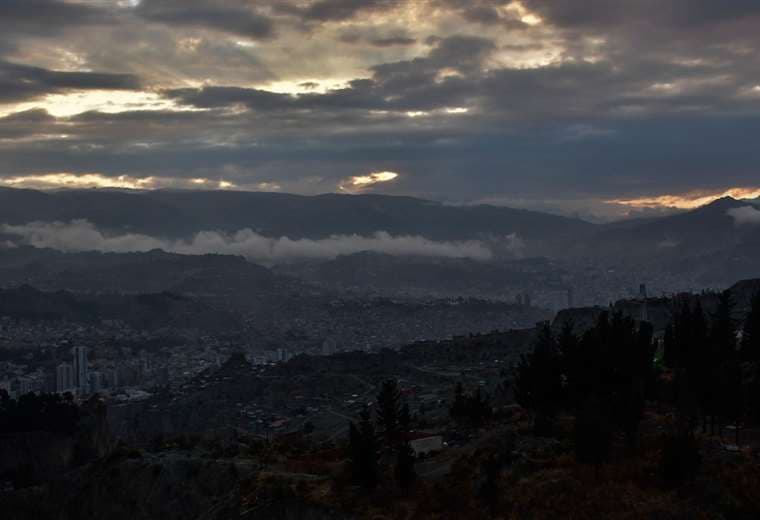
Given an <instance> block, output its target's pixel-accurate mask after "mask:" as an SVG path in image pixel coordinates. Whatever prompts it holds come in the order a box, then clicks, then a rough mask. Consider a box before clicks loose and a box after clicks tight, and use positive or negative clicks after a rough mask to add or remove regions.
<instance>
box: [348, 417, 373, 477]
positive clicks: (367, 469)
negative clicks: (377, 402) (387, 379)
mask: <svg viewBox="0 0 760 520" xmlns="http://www.w3.org/2000/svg"><path fill="white" fill-rule="evenodd" d="M360 419H361V421H360V422H359V426H358V427H357V426H356V425H355V424H354V423H353V422H351V423H350V425H349V458H350V460H351V478H352V480H353V481H354V482H355V483H356V484H359V485H361V486H363V487H365V488H368V489H371V488H374V487H375V486H377V482H378V449H377V434H376V432H375V426H374V424H373V423H372V418H371V416H370V413H369V410H368V409H367V408H365V409H364V410H362V413H361V414H360Z"/></svg>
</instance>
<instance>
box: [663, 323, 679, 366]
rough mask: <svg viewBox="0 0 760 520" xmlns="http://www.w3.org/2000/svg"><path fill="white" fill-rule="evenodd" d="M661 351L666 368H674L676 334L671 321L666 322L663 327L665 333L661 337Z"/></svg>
mask: <svg viewBox="0 0 760 520" xmlns="http://www.w3.org/2000/svg"><path fill="white" fill-rule="evenodd" d="M662 343H663V348H662V350H663V352H662V361H663V363H665V366H666V367H668V368H674V367H675V365H676V356H677V352H676V336H675V329H674V327H673V323H672V322H671V323H668V324H667V326H666V327H665V334H664V336H663V338H662Z"/></svg>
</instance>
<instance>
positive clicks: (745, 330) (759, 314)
mask: <svg viewBox="0 0 760 520" xmlns="http://www.w3.org/2000/svg"><path fill="white" fill-rule="evenodd" d="M741 354H742V358H743V359H744V360H746V361H749V362H752V363H758V364H760V291H758V292H757V293H756V294H755V295H754V296H753V297H752V305H751V307H750V311H749V313H748V314H747V317H746V318H745V320H744V325H743V327H742V341H741Z"/></svg>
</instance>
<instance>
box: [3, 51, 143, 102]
mask: <svg viewBox="0 0 760 520" xmlns="http://www.w3.org/2000/svg"><path fill="white" fill-rule="evenodd" d="M138 88H140V81H139V79H138V78H137V77H135V76H133V75H130V74H106V73H96V72H62V71H55V70H48V69H43V68H40V67H30V66H27V65H21V64H18V63H9V62H7V61H0V103H11V102H18V101H23V100H26V99H33V98H35V97H38V96H41V95H44V94H53V93H56V92H63V91H67V90H90V89H108V90H130V89H138Z"/></svg>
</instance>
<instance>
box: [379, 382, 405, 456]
mask: <svg viewBox="0 0 760 520" xmlns="http://www.w3.org/2000/svg"><path fill="white" fill-rule="evenodd" d="M400 415H401V392H399V389H398V384H397V383H396V381H395V380H394V379H387V380H386V381H384V382H383V386H382V387H381V388H380V393H379V394H378V396H377V422H378V425H379V426H380V428H381V429H382V433H383V435H384V437H385V442H386V444H387V446H388V448H391V449H392V448H394V446H395V443H396V440H397V438H398V432H399V417H400Z"/></svg>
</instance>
